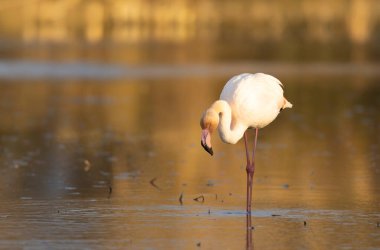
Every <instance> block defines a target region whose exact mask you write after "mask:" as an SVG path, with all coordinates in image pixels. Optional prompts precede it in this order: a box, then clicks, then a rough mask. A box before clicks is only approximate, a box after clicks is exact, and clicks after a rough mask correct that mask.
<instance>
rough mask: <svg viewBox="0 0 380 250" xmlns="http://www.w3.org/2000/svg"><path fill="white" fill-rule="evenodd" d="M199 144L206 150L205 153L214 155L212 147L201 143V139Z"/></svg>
mask: <svg viewBox="0 0 380 250" xmlns="http://www.w3.org/2000/svg"><path fill="white" fill-rule="evenodd" d="M201 145H202V147H203V148H204V149H205V150H206V152H207V153H209V154H210V155H214V151H213V150H212V148H210V147H208V146H207V145H206V144H203V143H202V141H201Z"/></svg>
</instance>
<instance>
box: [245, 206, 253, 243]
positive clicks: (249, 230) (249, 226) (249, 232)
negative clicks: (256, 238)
mask: <svg viewBox="0 0 380 250" xmlns="http://www.w3.org/2000/svg"><path fill="white" fill-rule="evenodd" d="M252 231H253V227H252V219H251V213H247V239H246V240H247V242H246V243H247V244H246V249H247V250H253V249H254V247H253V240H252Z"/></svg>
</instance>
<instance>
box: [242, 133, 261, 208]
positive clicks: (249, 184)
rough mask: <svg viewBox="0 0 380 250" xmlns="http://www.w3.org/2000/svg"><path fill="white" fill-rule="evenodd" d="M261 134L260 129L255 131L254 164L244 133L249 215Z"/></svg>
mask: <svg viewBox="0 0 380 250" xmlns="http://www.w3.org/2000/svg"><path fill="white" fill-rule="evenodd" d="M258 133H259V129H258V128H256V131H255V141H254V143H253V152H252V162H251V161H250V159H249V153H248V145H247V140H248V139H247V132H245V133H244V145H245V153H246V157H247V168H246V171H247V213H249V214H250V213H251V204H252V183H253V175H254V173H255V152H256V145H257V136H258Z"/></svg>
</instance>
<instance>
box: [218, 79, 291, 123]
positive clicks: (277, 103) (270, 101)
mask: <svg viewBox="0 0 380 250" xmlns="http://www.w3.org/2000/svg"><path fill="white" fill-rule="evenodd" d="M281 86H282V84H281V82H280V81H279V80H278V79H277V78H275V77H273V76H270V75H267V74H263V73H257V74H248V73H245V74H240V75H237V76H234V77H233V78H231V80H229V81H228V82H227V83H226V85H225V86H224V88H223V90H222V93H221V94H220V100H224V101H226V102H227V103H228V104H229V106H230V108H231V113H232V121H231V122H232V123H231V124H232V126H236V125H237V124H238V123H240V124H239V125H242V126H245V127H246V128H249V127H252V128H263V127H265V126H266V125H268V124H269V123H271V122H272V121H273V120H274V119H275V118H276V117H277V115H278V114H279V112H280V110H281V109H282V108H283V105H284V103H285V102H286V103H287V107H291V104H290V103H289V102H287V101H286V99H285V100H284V96H283V93H284V91H283V89H282V87H281Z"/></svg>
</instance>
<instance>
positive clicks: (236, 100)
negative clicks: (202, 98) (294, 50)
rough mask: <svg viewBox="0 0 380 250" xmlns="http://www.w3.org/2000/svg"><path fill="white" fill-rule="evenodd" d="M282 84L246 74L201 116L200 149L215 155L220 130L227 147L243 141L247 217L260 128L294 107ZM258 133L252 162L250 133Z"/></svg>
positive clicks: (234, 79)
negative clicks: (216, 134) (215, 134)
mask: <svg viewBox="0 0 380 250" xmlns="http://www.w3.org/2000/svg"><path fill="white" fill-rule="evenodd" d="M282 87H283V85H282V83H281V82H280V81H279V80H278V79H277V78H275V77H273V76H271V75H267V74H264V73H256V74H249V73H244V74H240V75H236V76H234V77H232V78H231V79H230V80H229V81H228V82H227V83H226V85H225V86H224V88H223V90H222V93H221V94H220V99H219V100H217V101H215V102H214V103H213V104H212V105H211V107H210V108H208V109H207V110H206V111H205V112H204V113H203V115H202V117H201V121H200V125H201V128H202V134H201V145H202V147H203V148H204V149H205V150H206V151H207V152H208V153H209V154H210V155H213V154H214V152H213V149H212V146H211V134H212V133H213V132H214V131H215V130H216V129H217V128H218V131H219V136H220V138H221V140H222V141H223V142H225V143H229V144H236V143H237V142H238V141H239V140H240V139H241V138H242V137H244V145H245V153H246V159H247V166H246V172H247V206H246V209H247V214H250V213H251V201H252V181H253V175H254V173H255V161H254V159H255V150H256V144H257V136H258V132H259V129H260V128H263V127H265V126H267V125H268V124H269V123H271V122H272V121H273V120H274V119H275V118H276V117H277V115H278V114H279V113H280V111H281V110H283V109H285V108H291V107H292V106H293V105H292V104H291V103H290V102H288V100H286V98H285V97H284V95H283V93H284V91H283V89H282ZM249 128H253V129H255V138H254V144H253V152H252V160H250V157H249V152H248V145H247V144H248V142H247V141H248V139H247V129H249Z"/></svg>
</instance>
